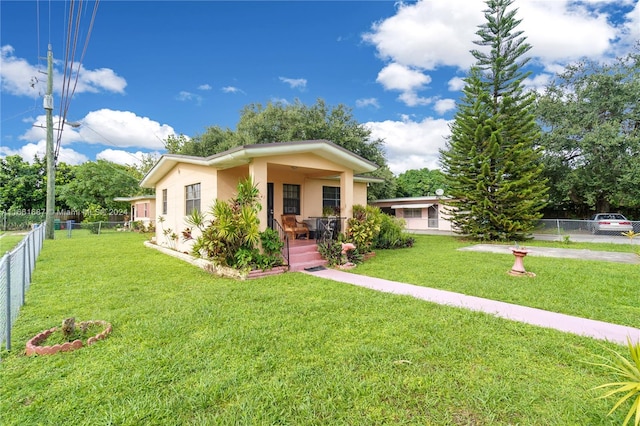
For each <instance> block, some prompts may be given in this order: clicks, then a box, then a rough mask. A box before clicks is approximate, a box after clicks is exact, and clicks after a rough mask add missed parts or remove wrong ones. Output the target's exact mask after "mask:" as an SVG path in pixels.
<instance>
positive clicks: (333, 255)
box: [318, 239, 342, 266]
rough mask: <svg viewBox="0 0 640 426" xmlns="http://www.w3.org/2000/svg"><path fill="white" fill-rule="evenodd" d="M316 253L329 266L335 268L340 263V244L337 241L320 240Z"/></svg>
mask: <svg viewBox="0 0 640 426" xmlns="http://www.w3.org/2000/svg"><path fill="white" fill-rule="evenodd" d="M318 252H319V253H320V255H321V256H322V258H323V259H325V260H326V261H327V265H329V266H336V265H340V264H341V263H342V243H341V242H339V241H338V240H332V239H324V240H321V241H320V242H319V243H318Z"/></svg>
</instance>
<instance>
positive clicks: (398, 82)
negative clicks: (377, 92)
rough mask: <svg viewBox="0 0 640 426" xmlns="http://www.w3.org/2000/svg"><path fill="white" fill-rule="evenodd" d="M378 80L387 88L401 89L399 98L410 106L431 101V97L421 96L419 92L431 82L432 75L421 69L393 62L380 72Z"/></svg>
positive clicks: (426, 103)
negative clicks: (424, 72)
mask: <svg viewBox="0 0 640 426" xmlns="http://www.w3.org/2000/svg"><path fill="white" fill-rule="evenodd" d="M376 81H377V82H378V83H380V84H382V86H383V87H384V88H385V90H397V91H400V92H401V93H400V96H399V97H398V99H399V100H400V101H402V102H404V103H405V104H406V105H408V106H416V105H428V104H429V103H431V100H430V99H429V98H424V97H420V96H418V94H417V92H418V91H420V90H423V89H424V87H425V85H427V84H429V83H430V82H431V77H430V76H428V75H426V74H423V73H422V72H420V71H416V70H414V69H410V68H409V67H407V66H404V65H401V64H397V63H392V64H389V65H387V66H386V67H384V68H383V69H382V70H381V71H380V72H379V73H378V78H377V79H376Z"/></svg>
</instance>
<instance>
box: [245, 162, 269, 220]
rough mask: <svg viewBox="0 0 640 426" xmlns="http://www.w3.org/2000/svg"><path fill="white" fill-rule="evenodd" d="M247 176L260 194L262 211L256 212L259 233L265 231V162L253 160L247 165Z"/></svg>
mask: <svg viewBox="0 0 640 426" xmlns="http://www.w3.org/2000/svg"><path fill="white" fill-rule="evenodd" d="M249 176H251V178H252V179H253V183H254V184H255V185H256V186H257V188H258V192H259V193H260V204H261V205H262V209H260V211H259V212H258V219H259V220H260V231H264V230H265V229H267V162H266V160H265V159H263V158H254V159H253V160H251V163H249Z"/></svg>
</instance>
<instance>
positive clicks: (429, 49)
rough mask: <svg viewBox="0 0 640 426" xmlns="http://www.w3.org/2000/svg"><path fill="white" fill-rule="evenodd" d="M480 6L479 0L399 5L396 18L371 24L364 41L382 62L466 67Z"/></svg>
mask: <svg viewBox="0 0 640 426" xmlns="http://www.w3.org/2000/svg"><path fill="white" fill-rule="evenodd" d="M483 5H484V2H483V1H482V0H451V1H420V2H418V3H415V4H402V5H401V6H400V7H399V8H398V12H397V13H396V15H394V16H392V17H390V18H388V19H385V20H383V21H380V22H376V23H375V24H373V26H372V31H371V32H370V33H366V34H364V35H363V38H364V40H365V41H367V42H369V43H371V44H373V45H374V46H375V47H376V50H377V51H378V55H379V56H380V57H381V58H382V59H383V60H385V61H389V62H396V63H398V64H401V65H405V66H411V67H417V68H421V69H425V70H433V69H436V68H437V67H440V66H443V65H449V66H455V67H460V68H467V67H468V66H469V65H471V64H472V63H473V57H472V56H471V54H470V53H469V50H470V49H471V48H472V47H473V45H472V44H471V41H472V40H473V39H474V36H475V32H476V30H477V25H478V23H480V22H481V21H482V17H483V16H482V13H481V10H482V9H484V7H482V6H483ZM474 6H475V7H474Z"/></svg>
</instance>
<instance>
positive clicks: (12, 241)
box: [0, 232, 26, 256]
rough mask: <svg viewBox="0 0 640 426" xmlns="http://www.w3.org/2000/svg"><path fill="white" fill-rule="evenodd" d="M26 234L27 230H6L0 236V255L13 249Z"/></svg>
mask: <svg viewBox="0 0 640 426" xmlns="http://www.w3.org/2000/svg"><path fill="white" fill-rule="evenodd" d="M25 236H26V232H6V233H4V234H2V236H0V256H2V255H4V254H5V253H6V252H8V251H11V250H13V248H14V247H15V246H17V245H18V244H19V243H20V241H22V240H23V239H24V238H25Z"/></svg>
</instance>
